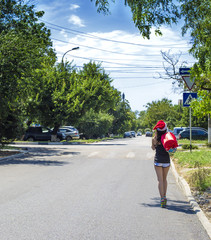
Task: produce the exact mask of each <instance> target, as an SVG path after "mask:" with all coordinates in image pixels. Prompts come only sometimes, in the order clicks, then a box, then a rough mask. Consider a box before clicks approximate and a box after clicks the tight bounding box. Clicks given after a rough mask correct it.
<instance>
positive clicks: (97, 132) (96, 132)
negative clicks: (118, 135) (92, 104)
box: [76, 109, 113, 139]
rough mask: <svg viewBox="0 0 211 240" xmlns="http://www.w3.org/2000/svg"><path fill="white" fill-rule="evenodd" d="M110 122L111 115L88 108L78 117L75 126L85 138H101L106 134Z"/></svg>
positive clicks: (111, 121) (108, 130)
mask: <svg viewBox="0 0 211 240" xmlns="http://www.w3.org/2000/svg"><path fill="white" fill-rule="evenodd" d="M112 123H113V116H112V115H110V114H108V113H104V112H101V111H100V112H99V113H96V112H95V111H94V110H93V109H90V110H89V111H87V112H86V113H85V114H84V116H83V117H81V118H80V119H79V121H78V123H76V126H77V127H78V129H80V131H81V132H82V133H83V136H84V137H85V138H88V139H89V138H99V137H100V138H101V137H105V136H108V133H109V132H110V129H111V127H112Z"/></svg>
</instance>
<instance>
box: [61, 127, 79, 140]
mask: <svg viewBox="0 0 211 240" xmlns="http://www.w3.org/2000/svg"><path fill="white" fill-rule="evenodd" d="M59 132H61V133H64V134H65V139H66V141H70V140H72V139H73V140H74V139H75V140H77V139H79V138H80V135H79V132H78V130H77V129H76V128H75V127H73V126H64V127H60V128H59Z"/></svg>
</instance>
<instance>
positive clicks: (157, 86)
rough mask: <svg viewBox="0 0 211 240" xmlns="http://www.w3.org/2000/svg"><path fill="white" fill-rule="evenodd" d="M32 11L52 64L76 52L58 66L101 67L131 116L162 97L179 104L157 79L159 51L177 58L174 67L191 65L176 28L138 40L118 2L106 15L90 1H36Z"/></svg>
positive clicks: (186, 44) (168, 87) (160, 65)
mask: <svg viewBox="0 0 211 240" xmlns="http://www.w3.org/2000/svg"><path fill="white" fill-rule="evenodd" d="M35 5H36V9H37V10H43V11H45V15H44V17H43V18H42V21H43V22H44V23H45V24H46V26H47V27H48V28H49V29H50V30H51V33H52V36H51V37H52V41H53V47H54V48H55V50H56V53H57V58H58V61H61V58H62V56H63V54H64V53H65V52H66V51H68V50H70V49H72V48H74V47H77V46H79V50H75V51H71V52H69V53H68V54H66V55H65V58H64V60H65V61H69V62H71V61H73V63H74V64H75V65H76V66H77V67H79V68H80V67H82V66H83V64H84V63H87V62H89V61H90V60H92V61H96V62H99V63H101V65H102V67H103V68H104V69H105V71H106V72H107V73H109V75H110V77H111V78H112V79H113V82H112V85H113V86H114V87H115V88H117V89H118V90H119V91H121V92H122V93H124V94H125V98H126V99H127V100H128V101H129V103H130V106H131V108H132V110H133V111H135V110H138V111H142V110H145V109H146V108H145V105H146V104H147V103H148V102H152V101H157V100H161V99H162V98H164V97H165V98H168V99H169V100H172V102H173V104H177V103H178V100H179V99H182V94H178V93H174V91H173V88H172V81H171V80H164V79H161V78H159V74H163V72H164V69H163V63H164V60H163V58H162V56H161V53H160V51H161V50H162V51H169V50H170V51H171V52H172V53H179V52H181V53H182V55H181V57H180V61H181V62H182V61H186V62H187V65H188V66H192V64H193V62H194V59H193V58H192V57H191V56H190V55H189V54H188V49H189V48H190V45H189V39H188V38H187V37H185V38H184V37H182V36H181V34H180V28H179V27H178V26H173V27H172V28H169V27H168V28H167V27H163V28H162V31H163V36H162V37H156V36H154V34H153V35H152V36H151V39H150V40H147V39H143V38H142V37H141V35H140V33H139V30H138V29H137V28H136V27H135V25H134V23H133V21H132V14H131V12H130V8H129V7H125V6H124V1H123V0H121V1H120V0H116V3H115V4H114V3H111V5H110V12H111V14H109V15H104V14H103V13H97V8H96V7H95V5H94V2H91V1H90V0H69V1H67V0H36V1H35Z"/></svg>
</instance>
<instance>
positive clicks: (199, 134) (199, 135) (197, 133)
mask: <svg viewBox="0 0 211 240" xmlns="http://www.w3.org/2000/svg"><path fill="white" fill-rule="evenodd" d="M191 132H192V139H207V138H208V132H207V131H205V130H201V129H193V130H192V129H191ZM183 138H187V139H190V129H188V130H184V131H182V132H180V133H179V139H183Z"/></svg>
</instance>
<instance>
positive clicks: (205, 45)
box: [91, 0, 211, 112]
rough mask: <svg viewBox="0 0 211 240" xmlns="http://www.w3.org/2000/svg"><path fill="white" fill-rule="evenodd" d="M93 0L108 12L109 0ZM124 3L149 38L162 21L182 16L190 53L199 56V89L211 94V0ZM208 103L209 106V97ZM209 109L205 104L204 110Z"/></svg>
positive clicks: (175, 20) (194, 75) (130, 0)
mask: <svg viewBox="0 0 211 240" xmlns="http://www.w3.org/2000/svg"><path fill="white" fill-rule="evenodd" d="M91 1H93V0H91ZM94 2H95V5H96V6H97V8H98V11H99V12H101V11H102V12H104V13H105V14H106V13H108V11H109V0H94ZM113 2H115V0H113ZM125 5H128V6H129V7H130V8H131V11H132V14H133V21H134V23H135V26H136V27H138V29H139V30H140V33H141V34H142V36H143V37H146V38H148V39H149V38H150V35H151V31H152V29H153V28H155V33H156V34H158V35H161V34H162V33H161V30H160V27H161V26H162V25H170V26H172V24H173V23H175V24H176V23H178V21H179V20H180V19H182V20H183V25H182V27H181V33H182V35H183V36H184V35H185V34H186V33H187V32H188V33H190V35H191V43H192V47H191V49H190V53H192V55H193V56H194V57H195V58H196V60H197V62H196V63H195V64H194V66H193V70H192V71H191V77H192V78H195V83H196V86H197V89H199V90H208V91H209V97H211V95H210V90H211V38H210V36H211V1H210V0H200V1H199V0H157V1H154V0H125ZM179 23H181V21H180V22H179ZM179 81H180V80H179ZM200 97H201V99H202V100H203V101H206V99H207V98H206V97H205V98H204V94H201V95H200ZM205 105H206V106H209V100H208V102H206V103H205ZM198 106H199V105H198ZM202 109H204V108H202ZM207 111H208V109H207V108H206V109H205V112H207Z"/></svg>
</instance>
